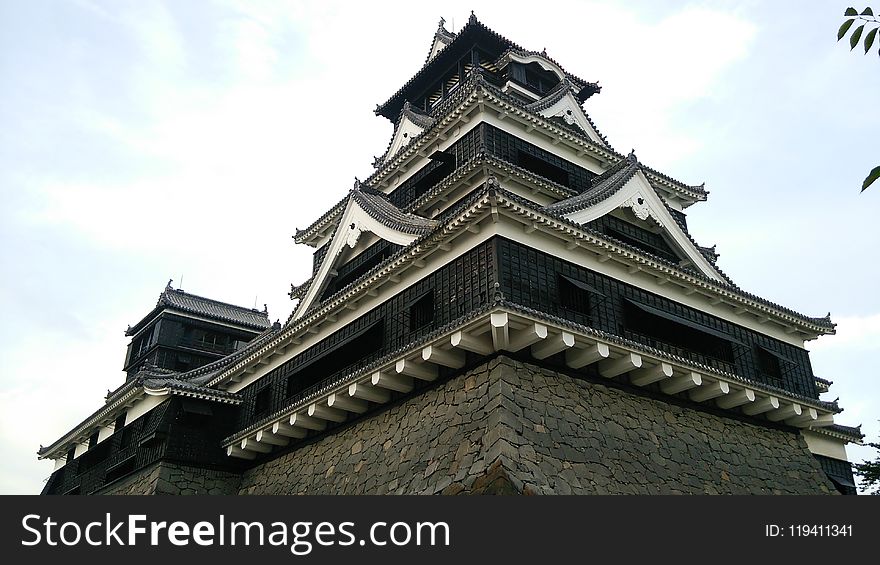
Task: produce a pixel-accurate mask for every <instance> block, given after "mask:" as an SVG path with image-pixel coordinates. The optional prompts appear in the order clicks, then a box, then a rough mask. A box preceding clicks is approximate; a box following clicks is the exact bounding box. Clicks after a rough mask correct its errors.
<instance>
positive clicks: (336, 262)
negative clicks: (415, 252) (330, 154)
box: [291, 183, 438, 320]
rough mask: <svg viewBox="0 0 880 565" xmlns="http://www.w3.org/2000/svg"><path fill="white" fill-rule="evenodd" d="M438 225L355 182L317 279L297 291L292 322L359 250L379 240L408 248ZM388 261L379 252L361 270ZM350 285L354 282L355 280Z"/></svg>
mask: <svg viewBox="0 0 880 565" xmlns="http://www.w3.org/2000/svg"><path fill="white" fill-rule="evenodd" d="M437 223H438V222H437V221H436V220H429V219H427V218H423V217H422V216H418V215H416V214H411V213H406V212H403V211H401V210H400V209H399V208H397V207H396V206H395V205H394V204H392V203H391V202H390V201H389V200H388V198H387V197H386V196H385V195H384V194H382V193H381V192H378V191H375V190H372V189H369V188H366V187H363V186H361V185H360V184H359V183H355V187H354V189H353V190H352V191H351V192H350V193H349V195H348V200H347V202H346V204H345V208H344V210H343V212H342V217H341V219H340V221H339V223H338V225H337V228H336V231H335V232H334V233H333V236H332V238H331V239H330V241H329V242H328V243H326V244H325V245H326V246H327V251H326V253H325V255H324V258H323V260H322V261H321V265H320V266H319V267H318V270H317V272H316V273H315V276H314V277H312V279H311V280H310V281H309V282H308V283H307V284H308V286H305V285H302V286H301V287H300V289H301V290H299V292H297V295H296V296H297V297H298V298H300V302H299V304H297V307H296V310H295V311H294V313H293V316H292V317H291V319H292V320H296V319H297V318H299V317H301V316H302V315H303V314H305V313H306V312H308V310H309V308H311V307H312V305H314V304H315V303H316V302H317V301H319V299H320V297H321V296H322V294H323V293H324V291H325V289H326V288H327V286H328V285H329V284H330V283H331V281H332V279H333V278H334V277H335V276H337V275H338V273H339V271H340V270H341V266H342V265H343V264H345V263H346V262H347V261H353V260H354V259H355V258H356V257H359V256H360V254H359V253H357V251H358V248H360V249H361V250H363V251H361V253H366V252H368V250H369V249H372V248H373V246H374V244H375V243H376V242H377V241H379V240H383V241H387V242H389V243H391V244H393V245H398V246H407V245H409V244H411V243H412V242H414V241H415V240H417V239H418V238H419V237H421V236H422V235H424V234H426V233H429V232H430V231H431V230H432V229H434V228H435V227H436V226H437ZM367 239H369V241H368V242H367V243H365V242H364V241H363V240H367ZM351 251H355V253H351ZM386 258H387V255H384V254H380V253H376V255H375V256H374V257H371V260H372V261H374V264H371V263H370V262H364V263H363V265H360V269H361V270H364V269H366V270H364V273H365V272H367V271H368V270H369V268H372V267H374V266H375V265H378V264H379V263H380V262H381V261H383V260H384V259H386ZM350 282H354V280H352V281H350ZM337 286H338V285H337ZM340 288H341V287H340ZM291 296H292V297H293V296H294V295H293V294H292V295H291Z"/></svg>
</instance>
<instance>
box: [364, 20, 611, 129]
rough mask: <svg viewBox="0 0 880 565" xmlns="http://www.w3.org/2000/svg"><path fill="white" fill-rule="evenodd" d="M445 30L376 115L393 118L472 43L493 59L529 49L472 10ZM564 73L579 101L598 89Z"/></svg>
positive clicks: (467, 49)
mask: <svg viewBox="0 0 880 565" xmlns="http://www.w3.org/2000/svg"><path fill="white" fill-rule="evenodd" d="M441 26H442V21H441ZM444 31H445V29H444ZM447 33H448V36H444V39H447V40H448V39H449V38H452V40H451V41H450V43H449V44H448V45H446V46H445V47H443V49H441V50H440V51H439V52H436V53H433V49H432V53H431V54H433V55H434V56H433V57H431V54H429V56H428V60H427V61H425V64H424V65H423V66H422V68H421V69H420V70H419V72H417V73H416V74H415V76H413V77H412V78H411V79H409V81H407V82H406V84H404V85H403V87H401V89H400V90H398V91H397V92H396V93H394V95H392V96H391V98H389V99H388V100H387V101H386V102H385V103H384V104H380V105H378V106H376V114H377V115H379V116H385V117H386V118H388V119H389V120H390V121H392V122H394V121H396V120H397V118H398V116H399V115H400V111H401V109H403V105H404V103H405V102H407V101H408V100H410V99H412V98H415V97H417V96H418V95H420V94H422V93H423V91H425V90H426V89H428V88H429V87H431V85H432V84H433V83H434V82H436V80H437V79H438V76H439V75H440V74H441V73H443V72H445V71H446V70H447V68H448V67H449V65H451V64H452V63H453V62H455V61H457V60H459V59H460V58H461V57H462V56H464V55H465V54H466V53H467V52H468V51H469V50H470V49H471V48H472V47H474V46H479V47H480V49H481V50H483V51H485V52H486V53H487V54H489V55H490V56H491V57H492V58H494V59H500V58H501V57H502V56H504V54H505V53H506V52H507V51H510V50H515V51H522V52H527V53H531V52H528V51H526V50H525V49H523V48H522V47H520V46H519V45H517V44H516V43H514V42H513V41H510V40H509V39H507V38H506V37H504V36H502V35H499V34H498V33H495V32H494V31H492V30H491V29H489V28H488V27H486V26H485V25H483V24H482V23H481V22H480V21H479V20H477V17H476V16H474V13H473V12H471V16H470V18H468V22H467V24H466V25H465V26H464V27H463V28H461V31H459V32H458V33H457V34H453V33H449V32H447ZM435 38H436V34H435ZM536 54H537V53H536ZM540 55H541V56H542V57H544V58H545V59H547V60H548V61H551V62H553V63H554V64H555V65H556V66H557V67H559V68H560V69H561V68H562V67H560V66H559V64H558V63H556V61H553V59H551V58H549V57H547V55H546V53H540ZM566 76H567V78H568V79H569V80H570V81H571V82H572V83H573V84H574V85H575V86H576V87H577V88H578V90H579V99H581V101H583V100H584V99H586V96H589V95H590V94H593V93H595V92H598V90H599V87H598V86H597V85H596V84H595V83H588V82H586V81H585V80H583V79H580V78H578V77H576V76H574V75H571V74H568V73H566Z"/></svg>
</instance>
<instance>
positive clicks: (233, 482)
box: [96, 461, 241, 495]
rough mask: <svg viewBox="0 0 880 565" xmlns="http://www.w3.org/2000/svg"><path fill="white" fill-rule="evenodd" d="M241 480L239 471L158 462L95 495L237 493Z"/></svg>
mask: <svg viewBox="0 0 880 565" xmlns="http://www.w3.org/2000/svg"><path fill="white" fill-rule="evenodd" d="M240 480H241V477H240V476H239V474H238V473H229V472H225V471H215V470H213V469H202V468H199V467H191V466H188V465H179V464H176V463H169V462H165V461H160V462H159V463H155V464H153V465H151V466H149V467H146V468H144V469H141V470H140V471H137V472H135V473H133V474H132V475H129V476H128V477H124V478H122V479H120V480H119V481H116V482H114V483H112V484H110V485H108V486H107V487H105V488H104V489H102V490H101V491H99V492H98V493H96V494H182V495H187V494H236V493H237V492H238V488H239V482H240Z"/></svg>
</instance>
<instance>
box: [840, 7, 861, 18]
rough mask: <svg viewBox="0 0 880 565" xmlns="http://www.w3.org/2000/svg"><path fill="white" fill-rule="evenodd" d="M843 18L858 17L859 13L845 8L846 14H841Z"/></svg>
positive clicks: (853, 9)
mask: <svg viewBox="0 0 880 565" xmlns="http://www.w3.org/2000/svg"><path fill="white" fill-rule="evenodd" d="M843 15H844V16H858V15H859V13H858V12H856V9H855V8H847V9H846V12H844V13H843Z"/></svg>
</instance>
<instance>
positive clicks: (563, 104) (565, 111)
mask: <svg viewBox="0 0 880 565" xmlns="http://www.w3.org/2000/svg"><path fill="white" fill-rule="evenodd" d="M577 92H578V89H577V87H575V86H574V84H572V82H571V81H570V80H568V79H567V78H563V79H562V80H561V81H560V82H559V83H558V84H557V85H556V86H555V87H554V88H553V89H551V90H550V91H549V92H547V93H546V94H545V95H544V97H543V98H541V99H539V100H535V101H534V102H531V103H529V104H527V105H526V108H527V109H529V110H531V111H533V112H537V113H539V114H541V115H542V116H544V117H545V118H552V119H556V120H560V121H562V122H563V123H565V124H566V125H569V126H576V127H578V128H580V129H581V130H582V131H583V132H584V133H586V134H587V137H589V138H590V140H592V141H595V142H596V143H598V144H600V145H603V146H605V147H609V145H608V142H607V140H606V139H605V138H604V136H602V134H600V133H599V130H597V129H596V126H595V125H594V124H593V122H592V120H590V118H589V117H588V116H587V114H586V113H585V112H584V109H583V107H581V104H580V102H579V101H578V99H577V98H576V97H575V95H576V93H577Z"/></svg>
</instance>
